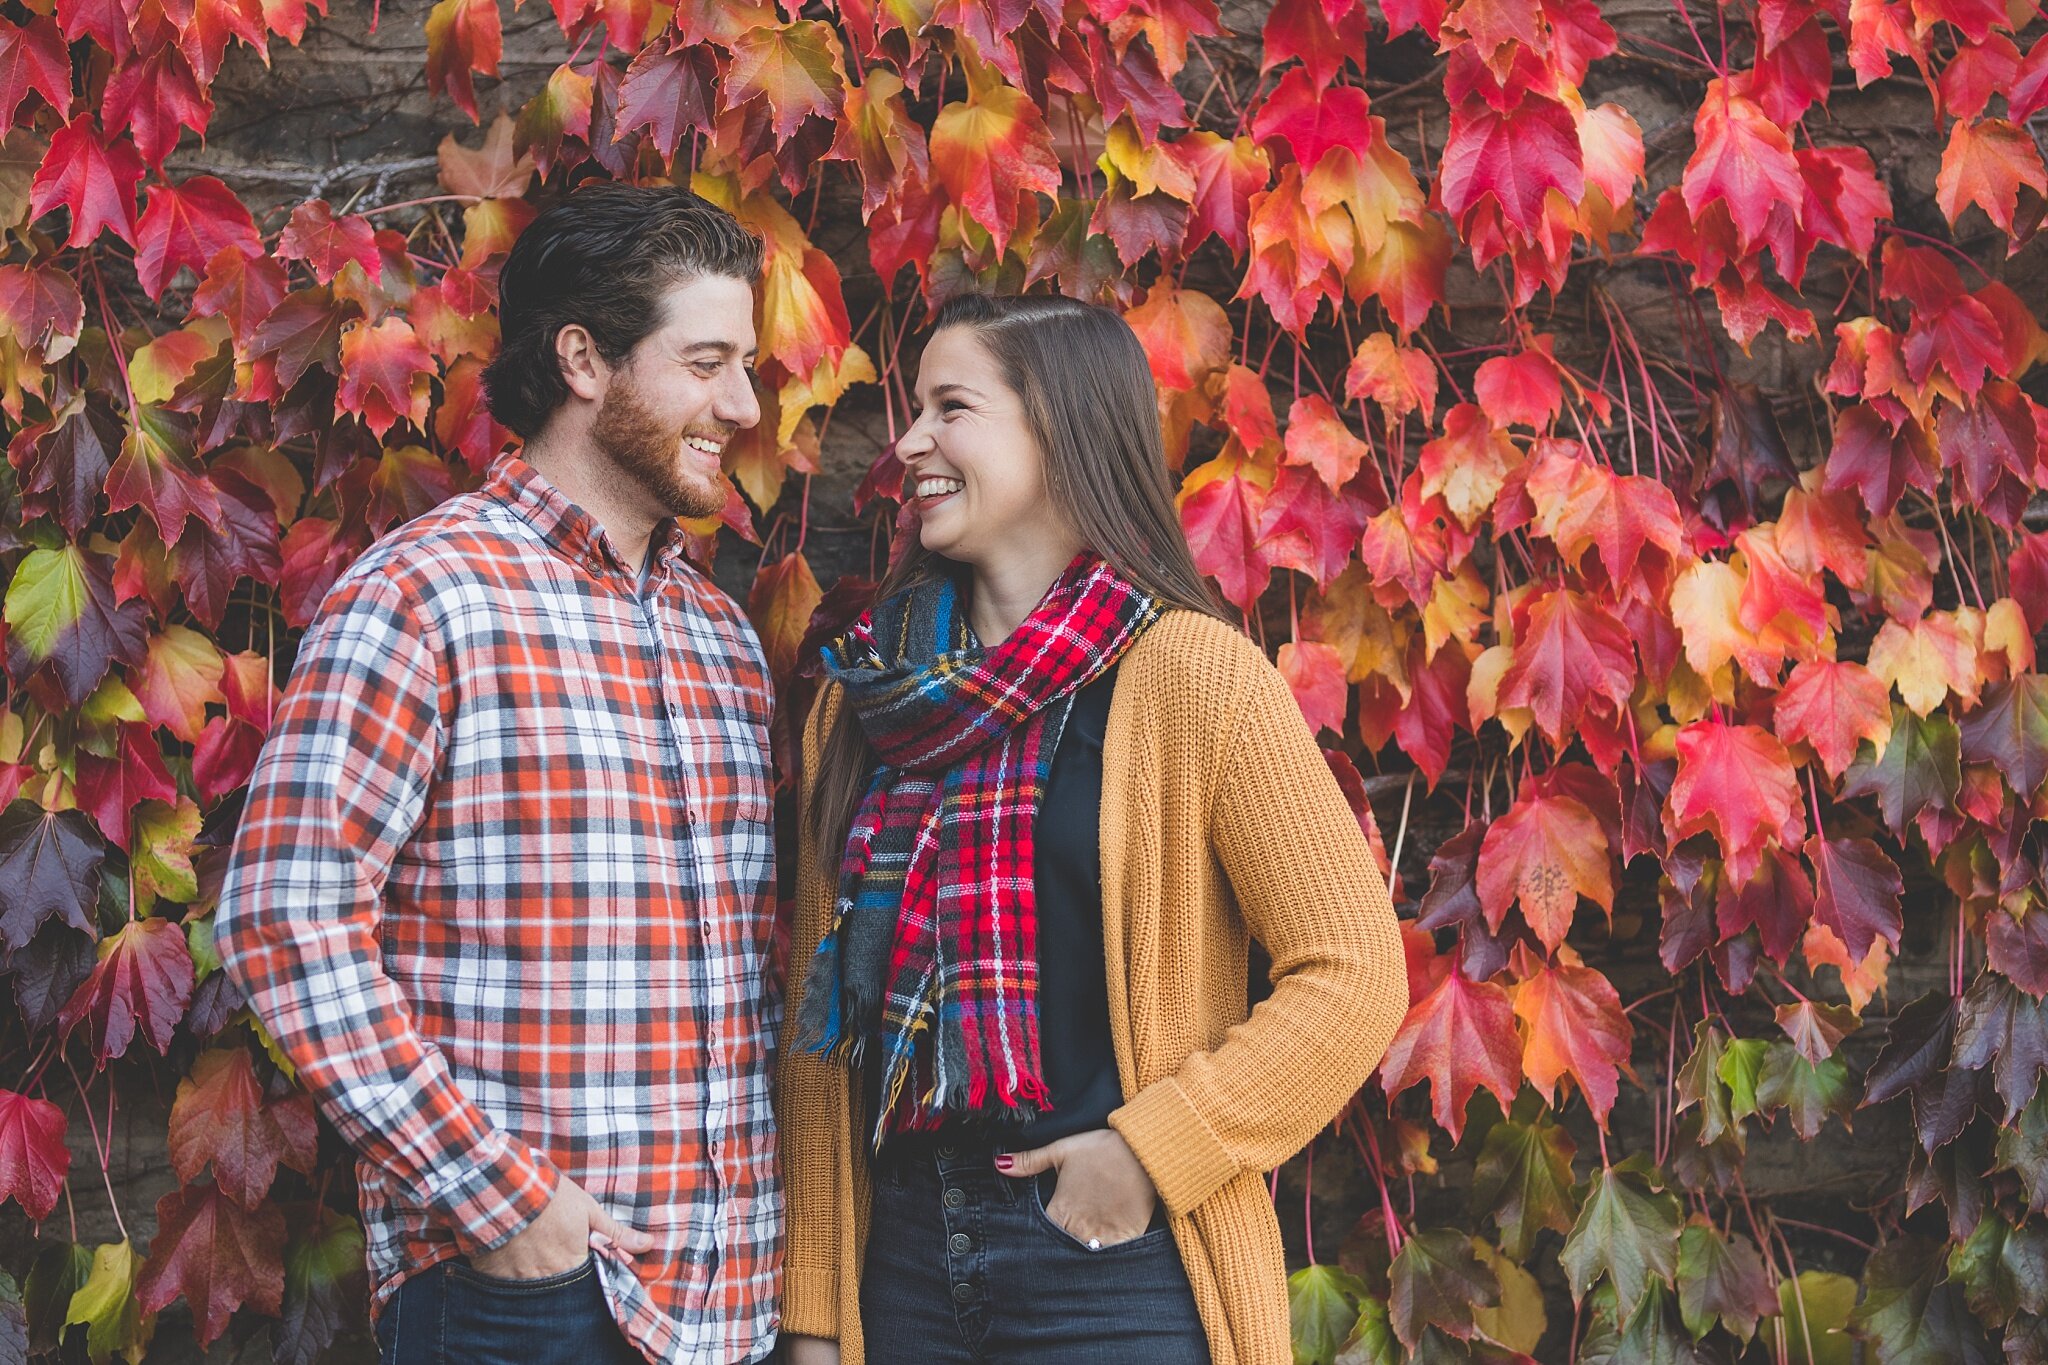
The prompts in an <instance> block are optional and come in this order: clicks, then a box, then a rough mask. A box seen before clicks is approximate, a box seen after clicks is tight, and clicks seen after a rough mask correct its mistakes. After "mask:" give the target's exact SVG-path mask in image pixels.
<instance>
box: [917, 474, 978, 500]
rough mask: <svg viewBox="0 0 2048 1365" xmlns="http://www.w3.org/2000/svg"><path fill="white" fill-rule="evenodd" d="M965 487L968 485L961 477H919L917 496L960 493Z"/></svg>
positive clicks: (932, 496)
mask: <svg viewBox="0 0 2048 1365" xmlns="http://www.w3.org/2000/svg"><path fill="white" fill-rule="evenodd" d="M965 487H967V485H966V484H964V483H962V482H961V481H960V480H959V479H938V478H927V479H919V480H918V481H917V496H919V497H920V498H940V497H944V496H945V495H946V494H948V493H958V492H959V491H960V490H961V489H963V488H965Z"/></svg>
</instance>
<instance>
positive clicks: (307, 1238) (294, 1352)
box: [272, 1209, 369, 1365]
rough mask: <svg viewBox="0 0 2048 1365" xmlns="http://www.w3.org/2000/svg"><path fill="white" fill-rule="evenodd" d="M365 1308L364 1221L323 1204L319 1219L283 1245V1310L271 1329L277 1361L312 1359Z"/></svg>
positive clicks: (302, 1364) (306, 1362) (285, 1364)
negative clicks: (324, 1207) (326, 1207)
mask: <svg viewBox="0 0 2048 1365" xmlns="http://www.w3.org/2000/svg"><path fill="white" fill-rule="evenodd" d="M368 1313H369V1303H368V1285H367V1281H366V1274H365V1271H364V1269H363V1229H362V1225H361V1224H360V1223H358V1222H356V1220H355V1219H353V1218H349V1217H347V1216H345V1215H342V1214H338V1213H335V1212H334V1211H333V1210H331V1209H322V1210H320V1218H319V1221H318V1222H316V1223H315V1224H314V1225H313V1226H312V1227H311V1228H308V1229H307V1230H306V1231H305V1233H304V1234H302V1235H301V1236H300V1237H299V1238H297V1239H296V1240H295V1241H293V1242H292V1244H291V1245H290V1246H288V1247H286V1248H285V1253H284V1316H283V1317H282V1318H281V1319H279V1321H278V1324H277V1326H276V1327H275V1328H274V1329H273V1331H272V1341H273V1346H274V1349H273V1351H272V1357H273V1359H274V1361H275V1365H313V1362H314V1361H316V1360H318V1359H319V1357H320V1353H321V1352H322V1351H324V1350H326V1349H327V1347H328V1345H329V1344H330V1343H331V1342H332V1341H333V1340H334V1337H335V1334H336V1333H337V1332H339V1331H341V1330H342V1329H343V1328H345V1327H348V1326H350V1325H352V1324H355V1323H360V1322H361V1321H363V1319H364V1318H365V1317H366V1316H367V1315H368Z"/></svg>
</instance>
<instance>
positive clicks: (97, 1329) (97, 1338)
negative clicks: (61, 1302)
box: [64, 1241, 156, 1362]
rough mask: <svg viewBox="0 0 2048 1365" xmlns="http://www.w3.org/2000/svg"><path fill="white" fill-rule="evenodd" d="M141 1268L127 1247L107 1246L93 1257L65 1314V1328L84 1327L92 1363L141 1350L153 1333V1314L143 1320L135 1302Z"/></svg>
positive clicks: (113, 1243) (133, 1253)
mask: <svg viewBox="0 0 2048 1365" xmlns="http://www.w3.org/2000/svg"><path fill="white" fill-rule="evenodd" d="M139 1264H140V1262H139V1260H138V1258H137V1257H136V1255H135V1248H134V1247H133V1246H131V1245H130V1244H129V1243H127V1242H125V1241H122V1242H108V1243H106V1244H104V1245H102V1246H100V1247H99V1248H97V1249H96V1250H95V1251H94V1252H93V1254H92V1269H91V1270H90V1271H89V1272H88V1273H87V1275H86V1278H85V1283H84V1284H82V1285H80V1286H79V1288H78V1292H77V1293H75V1294H73V1295H72V1296H71V1306H70V1307H69V1308H67V1309H66V1310H65V1311H64V1322H65V1324H66V1325H67V1326H69V1325H70V1324H71V1323H74V1322H82V1323H84V1324H85V1348H86V1351H87V1352H88V1353H89V1354H90V1355H91V1356H92V1358H93V1360H94V1361H95V1362H99V1361H104V1360H106V1359H107V1358H108V1357H110V1356H112V1355H113V1354H114V1352H116V1351H126V1350H128V1349H129V1348H130V1347H134V1346H141V1345H144V1344H145V1343H147V1342H148V1341H149V1338H150V1334H151V1333H152V1332H154V1331H155V1330H156V1314H154V1313H151V1314H150V1315H148V1317H146V1318H145V1317H144V1316H143V1314H142V1310H141V1309H140V1308H139V1307H138V1306H137V1305H136V1302H135V1272H136V1269H137V1267H138V1265H139Z"/></svg>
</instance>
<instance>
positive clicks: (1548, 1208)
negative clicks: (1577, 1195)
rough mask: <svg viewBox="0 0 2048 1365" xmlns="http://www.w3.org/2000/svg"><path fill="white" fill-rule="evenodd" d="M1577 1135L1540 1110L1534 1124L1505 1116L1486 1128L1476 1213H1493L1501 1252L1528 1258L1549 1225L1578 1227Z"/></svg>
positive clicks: (1475, 1175)
mask: <svg viewBox="0 0 2048 1365" xmlns="http://www.w3.org/2000/svg"><path fill="white" fill-rule="evenodd" d="M1575 1150H1576V1148H1575V1147H1574V1145H1573V1143H1572V1139H1571V1135H1570V1134H1569V1133H1567V1132H1565V1130H1564V1129H1563V1128H1562V1127H1561V1126H1559V1125H1558V1124H1556V1123H1554V1122H1552V1121H1551V1119H1550V1117H1549V1115H1548V1114H1547V1113H1543V1112H1540V1111H1539V1112H1538V1113H1537V1115H1536V1117H1535V1118H1534V1119H1532V1120H1531V1121H1530V1122H1528V1123H1518V1122H1516V1121H1515V1120H1513V1119H1502V1120H1501V1121H1500V1122H1499V1123H1496V1124H1494V1125H1493V1127H1491V1128H1489V1129H1488V1130H1487V1132H1486V1141H1485V1143H1484V1144H1482V1145H1481V1147H1480V1149H1479V1161H1478V1164H1477V1165H1476V1166H1475V1167H1474V1169H1473V1172H1472V1211H1473V1213H1474V1214H1490V1215H1491V1216H1492V1218H1493V1221H1494V1225H1495V1226H1496V1227H1498V1228H1499V1229H1500V1246H1501V1250H1502V1251H1503V1252H1505V1253H1506V1254H1507V1257H1508V1259H1509V1260H1511V1261H1525V1260H1527V1259H1528V1258H1529V1253H1530V1252H1531V1251H1533V1250H1534V1249H1535V1246H1536V1234H1537V1233H1538V1232H1540V1231H1542V1230H1543V1229H1544V1228H1555V1229H1557V1231H1559V1232H1569V1231H1570V1230H1571V1226H1572V1213H1573V1208H1572V1185H1573V1183H1574V1181H1573V1177H1572V1156H1573V1153H1574V1152H1575Z"/></svg>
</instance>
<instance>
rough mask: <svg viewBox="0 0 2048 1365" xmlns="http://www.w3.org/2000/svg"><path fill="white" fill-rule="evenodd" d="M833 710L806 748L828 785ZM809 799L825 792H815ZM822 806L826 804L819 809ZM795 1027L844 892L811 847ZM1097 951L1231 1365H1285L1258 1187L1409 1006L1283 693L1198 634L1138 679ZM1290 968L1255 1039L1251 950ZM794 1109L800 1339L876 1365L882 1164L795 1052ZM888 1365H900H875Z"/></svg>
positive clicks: (1225, 643)
mask: <svg viewBox="0 0 2048 1365" xmlns="http://www.w3.org/2000/svg"><path fill="white" fill-rule="evenodd" d="M834 705H835V701H834V697H833V695H832V693H831V692H829V691H828V693H827V695H826V696H824V697H822V698H821V699H820V701H819V704H818V707H817V709H816V710H815V711H814V712H813V714H812V717H811V724H810V726H809V727H808V729H807V732H806V734H805V740H804V758H805V764H804V768H805V772H806V773H811V772H815V770H816V763H817V757H818V748H819V744H820V742H821V739H822V736H823V733H824V725H825V722H826V719H827V718H828V717H829V715H830V712H831V709H832V707H833V706H834ZM807 785H808V784H807ZM806 800H808V792H806ZM798 856H799V858H800V860H801V861H800V863H799V871H798V877H797V889H796V919H795V925H794V929H793V933H792V942H791V957H790V961H791V963H792V964H793V965H792V968H791V991H790V996H789V1001H788V1018H789V1020H791V1021H794V1020H795V1018H796V1015H797V1008H798V1005H799V1002H800V993H801V990H802V985H803V976H804V967H805V965H806V964H808V963H809V961H810V959H811V955H812V953H813V951H814V950H815V949H816V947H817V944H818V940H819V939H820V938H821V937H822V936H823V935H824V932H825V929H826V928H827V925H828V919H829V916H830V913H831V902H832V896H833V887H832V885H831V884H830V882H829V881H828V880H827V879H826V878H824V877H823V876H821V875H819V872H818V864H817V859H816V850H815V848H814V846H813V844H812V841H811V839H810V835H809V832H808V820H807V819H806V829H805V833H804V834H803V835H802V836H801V846H800V850H799V855H798ZM1102 929H1103V942H1104V947H1105V950H1106V958H1107V965H1108V969H1109V1027H1110V1032H1111V1035H1112V1040H1113V1042H1114V1044H1115V1049H1116V1061H1117V1071H1118V1073H1119V1075H1120V1077H1121V1078H1122V1082H1123V1094H1124V1100H1125V1103H1124V1104H1123V1106H1122V1107H1121V1108H1119V1109H1117V1110H1116V1111H1114V1112H1113V1113H1112V1114H1111V1115H1110V1118H1109V1121H1110V1123H1111V1124H1112V1125H1113V1126H1114V1127H1115V1128H1116V1130H1117V1131H1118V1132H1119V1133H1121V1134H1122V1135H1123V1137H1124V1139H1125V1141H1127V1142H1128V1143H1129V1144H1130V1146H1131V1150H1132V1151H1134V1152H1136V1153H1137V1156H1138V1160H1139V1161H1140V1162H1142V1163H1143V1164H1144V1167H1145V1170H1146V1172H1147V1173H1148V1174H1149V1175H1150V1176H1151V1177H1152V1182H1153V1184H1154V1185H1156V1186H1157V1187H1158V1189H1159V1196H1160V1199H1161V1200H1162V1201H1163V1203H1164V1204H1165V1206H1166V1210H1167V1213H1168V1215H1169V1217H1170V1221H1171V1226H1172V1229H1173V1238H1174V1242H1175V1244H1176V1245H1177V1246H1178V1248H1179V1250H1180V1256H1181V1261H1182V1263H1183V1264H1184V1265H1185V1266H1186V1267H1187V1273H1188V1279H1189V1280H1190V1282H1191V1283H1192V1284H1193V1286H1194V1291H1195V1302H1196V1304H1197V1306H1198V1307H1199V1309H1200V1311H1201V1315H1202V1324H1203V1326H1204V1327H1205V1328H1206V1329H1207V1331H1208V1336H1209V1347H1210V1352H1211V1354H1212V1356H1213V1357H1214V1365H1290V1361H1291V1359H1292V1355H1291V1352H1290V1350H1289V1347H1288V1322H1287V1293H1286V1267H1285V1263H1284V1261H1283V1259H1282V1253H1281V1244H1280V1224H1279V1221H1278V1220H1277V1219H1276V1218H1275V1216H1274V1212H1273V1205H1272V1202H1271V1200H1270V1199H1269V1198H1268V1195H1267V1191H1266V1186H1265V1183H1264V1182H1263V1181H1262V1180H1261V1179H1260V1176H1261V1174H1262V1173H1263V1172H1266V1171H1270V1170H1271V1169H1273V1168H1274V1167H1275V1166H1277V1165H1279V1164H1280V1163H1281V1162H1283V1161H1285V1160H1287V1159H1288V1158H1289V1157H1291V1156H1293V1155H1294V1154H1295V1153H1296V1152H1298V1151H1299V1150H1300V1149H1301V1148H1302V1147H1303V1146H1305V1145H1306V1144H1307V1143H1308V1140H1309V1139H1310V1138H1312V1137H1314V1136H1315V1135H1316V1133H1317V1132H1319V1131H1320V1130H1321V1129H1322V1127H1323V1126H1324V1124H1326V1123H1328V1122H1329V1120H1330V1119H1331V1117H1332V1116H1334V1115H1335V1114H1336V1113H1337V1111H1338V1110H1339V1109H1340V1108H1341V1107H1342V1106H1343V1105H1344V1102H1345V1101H1346V1100H1347V1099H1349V1098H1350V1097H1351V1095H1352V1094H1353V1093H1354V1092H1355V1091H1356V1090H1357V1089H1358V1088H1359V1086H1360V1085H1362V1084H1363V1083H1364V1082H1365V1080H1366V1078H1367V1076H1368V1075H1370V1074H1371V1072H1372V1069H1373V1067H1374V1066H1376V1065H1377V1064H1378V1063H1379V1059H1380V1054H1381V1053H1382V1052H1383V1051H1384V1050H1385V1048H1386V1045H1387V1043H1388V1041H1389V1040H1390V1039H1391V1038H1392V1037H1393V1033H1394V1029H1395V1028H1396V1026H1397V1025H1398V1024H1399V1023H1400V1020H1401V1016H1402V1014H1403V1012H1404V1011H1405V1009H1406V1007H1407V1003H1408V988H1407V980H1406V967H1405V962H1404V959H1403V956H1402V952H1401V943H1400V936H1399V931H1398V929H1397V928H1396V926H1395V920H1394V909H1393V905H1392V903H1391V902H1390V901H1389V899H1388V897H1387V888H1386V884H1385V882H1384V881H1382V879H1381V877H1380V873H1379V869H1378V867H1377V866H1376V865H1375V864H1374V862H1373V858H1372V855H1371V853H1370V851H1369V850H1368V849H1367V847H1366V842H1365V838H1364V836H1363V835H1362V834H1361V833H1360V832H1359V828H1358V822H1357V821H1356V819H1355V818H1353V816H1352V813H1351V810H1350V807H1349V806H1348V805H1347V804H1346V803H1345V800H1344V797H1343V794H1342V793H1341V792H1339V791H1338V789H1337V783H1336V781H1335V779H1334V778H1332V777H1331V775H1330V771H1329V768H1328V766H1327V765H1326V764H1325V763H1324V761H1323V757H1322V754H1321V753H1320V752H1319V751H1318V749H1317V747H1316V742H1315V739H1314V737H1313V736H1312V735H1311V734H1310V733H1309V730H1308V726H1307V725H1306V724H1305V723H1304V722H1303V720H1302V717H1301V712H1300V710H1299V709H1298V708H1297V707H1296V705H1295V702H1294V698H1293V695H1292V694H1291V693H1290V692H1289V690H1288V688H1287V684H1286V682H1285V681H1284V680H1283V679H1282V678H1281V677H1280V674H1279V673H1278V672H1277V671H1276V670H1275V669H1274V668H1273V666H1272V665H1271V664H1270V663H1269V662H1267V660H1266V657H1265V655H1264V654H1263V653H1262V652H1261V651H1260V650H1259V649H1258V647H1257V646H1255V645H1254V644H1253V643H1252V642H1251V641H1250V640H1248V639H1246V638H1245V637H1244V636H1243V635H1241V634H1240V633H1238V632H1237V631H1236V630H1234V629H1232V628H1231V627H1230V626H1228V625H1226V624H1224V623H1223V622H1221V621H1217V620H1214V619H1212V618H1210V617H1206V616H1203V615H1201V614H1199V613H1196V612H1188V611H1174V612H1169V613H1168V614H1166V615H1165V616H1163V617H1161V618H1160V620H1159V621H1158V622H1156V623H1155V624H1154V625H1153V626H1152V627H1151V628H1150V629H1149V630H1147V631H1146V632H1145V633H1144V634H1143V635H1142V636H1140V637H1139V639H1138V641H1137V642H1136V643H1135V644H1134V645H1132V646H1131V648H1130V650H1129V651H1128V652H1127V653H1126V654H1125V655H1124V659H1123V662H1122V664H1121V666H1120V668H1119V671H1118V675H1117V685H1116V690H1115V693H1114V695H1113V697H1112V699H1111V703H1110V712H1109V728H1108V731H1107V733H1106V735H1105V737H1104V743H1103V753H1102ZM1251 938H1256V939H1257V940H1258V941H1259V942H1260V943H1261V944H1263V945H1264V946H1265V948H1266V951H1267V952H1268V953H1269V954H1271V956H1272V959H1273V980H1274V983H1275V984H1274V989H1273V994H1272V996H1271V997H1270V998H1269V999H1267V1000H1265V1001H1264V1002H1263V1003H1261V1004H1260V1005H1259V1006H1258V1008H1257V1009H1255V1010H1252V1011H1250V1013H1249V1017H1247V1011H1246V1003H1245V982H1246V977H1247V971H1248V967H1247V960H1246V955H1247V943H1248V940H1249V939H1251ZM788 1032H789V1030H788V1029H787V1028H786V1029H785V1037H784V1040H783V1048H782V1058H781V1073H780V1077H779V1081H778V1085H777V1089H778V1105H779V1110H780V1122H781V1133H782V1136H781V1150H782V1163H783V1176H784V1180H785V1182H786V1190H787V1196H788V1201H789V1237H788V1252H787V1261H786V1281H785V1287H784V1292H783V1321H782V1328H783V1331H784V1332H786V1333H796V1334H800V1335H805V1336H818V1337H832V1338H837V1340H838V1341H839V1345H840V1359H841V1361H842V1362H843V1363H844V1365H859V1362H861V1361H862V1360H863V1359H864V1353H863V1351H862V1348H861V1322H860V1288H859V1286H860V1273H861V1261H862V1251H863V1248H864V1246H865V1244H866V1240H867V1233H868V1227H867V1219H868V1162H867V1158H866V1156H865V1153H864V1151H863V1150H862V1149H861V1148H860V1147H859V1146H858V1144H859V1142H860V1141H861V1138H860V1137H859V1136H857V1135H856V1133H855V1130H854V1127H853V1123H854V1118H855V1115H854V1113H853V1107H854V1105H855V1103H856V1102H857V1100H856V1096H855V1091H854V1089H853V1087H852V1085H851V1083H850V1077H849V1075H848V1073H847V1072H846V1071H845V1070H843V1069H841V1068H839V1067H836V1066H834V1065H832V1064H830V1063H828V1062H826V1061H824V1060H823V1059H821V1058H819V1057H817V1056H815V1055H813V1054H811V1053H807V1052H801V1051H798V1050H796V1048H795V1047H794V1046H793V1045H792V1039H791V1038H790V1037H789V1036H788ZM879 1365H897V1363H896V1362H880V1363H879Z"/></svg>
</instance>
